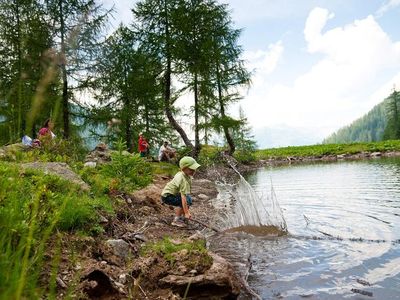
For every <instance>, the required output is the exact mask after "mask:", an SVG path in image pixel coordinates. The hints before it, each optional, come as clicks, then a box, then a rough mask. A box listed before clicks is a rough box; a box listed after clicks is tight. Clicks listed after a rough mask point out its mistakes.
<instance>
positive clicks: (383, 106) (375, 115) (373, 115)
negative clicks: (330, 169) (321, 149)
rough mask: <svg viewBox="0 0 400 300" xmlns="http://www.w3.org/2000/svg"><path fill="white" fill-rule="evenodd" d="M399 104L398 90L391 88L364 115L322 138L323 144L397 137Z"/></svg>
mask: <svg viewBox="0 0 400 300" xmlns="http://www.w3.org/2000/svg"><path fill="white" fill-rule="evenodd" d="M399 105H400V95H399V92H398V91H396V90H393V92H392V93H391V94H390V95H389V96H388V97H387V98H386V99H384V100H383V101H382V102H381V103H379V104H378V105H376V106H375V107H374V108H372V109H371V110H370V111H369V112H368V113H367V114H366V115H364V116H362V117H361V118H359V119H357V120H355V121H354V122H353V123H351V124H350V125H348V126H345V127H343V128H341V129H339V130H338V131H337V132H335V133H333V134H332V135H330V136H329V137H327V138H326V139H324V141H323V144H342V143H353V142H378V141H382V140H397V139H399V138H400V129H399V127H400V120H399V116H398V110H399Z"/></svg>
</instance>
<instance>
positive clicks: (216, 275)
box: [160, 252, 241, 299]
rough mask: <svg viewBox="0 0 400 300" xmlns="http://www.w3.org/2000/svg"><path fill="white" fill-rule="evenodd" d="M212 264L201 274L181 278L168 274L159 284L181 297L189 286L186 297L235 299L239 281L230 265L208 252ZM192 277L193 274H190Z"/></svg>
mask: <svg viewBox="0 0 400 300" xmlns="http://www.w3.org/2000/svg"><path fill="white" fill-rule="evenodd" d="M209 255H210V256H211V257H212V258H213V264H212V265H211V267H210V268H209V269H208V270H207V271H205V272H204V273H203V274H199V275H195V276H182V275H173V274H169V275H167V276H165V277H164V278H161V279H160V284H161V285H163V286H166V287H169V288H171V289H172V290H174V291H176V292H178V293H179V294H181V295H183V294H184V293H185V291H186V289H187V287H188V286H189V291H188V295H187V297H189V298H191V297H193V296H195V298H196V299H236V298H237V297H238V295H239V293H240V289H241V285H240V280H239V279H238V277H237V276H236V275H235V272H234V270H233V268H232V266H231V264H230V263H229V262H228V261H227V260H225V259H224V258H222V257H221V256H218V255H217V254H215V253H212V252H209ZM192 275H193V274H192Z"/></svg>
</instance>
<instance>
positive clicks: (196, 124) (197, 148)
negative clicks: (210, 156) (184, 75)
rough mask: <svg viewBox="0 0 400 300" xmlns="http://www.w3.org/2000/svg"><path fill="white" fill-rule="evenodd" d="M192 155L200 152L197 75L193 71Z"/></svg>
mask: <svg viewBox="0 0 400 300" xmlns="http://www.w3.org/2000/svg"><path fill="white" fill-rule="evenodd" d="M193 90H194V150H195V151H194V157H196V158H197V156H198V155H199V153H200V148H201V145H200V137H199V91H198V75H197V72H196V73H194V88H193Z"/></svg>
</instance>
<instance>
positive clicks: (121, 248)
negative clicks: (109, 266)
mask: <svg viewBox="0 0 400 300" xmlns="http://www.w3.org/2000/svg"><path fill="white" fill-rule="evenodd" d="M106 243H107V244H108V245H110V246H111V248H112V249H113V252H114V254H115V255H117V256H119V257H121V258H124V259H126V258H128V256H129V253H130V246H129V244H128V243H127V242H125V241H124V240H122V239H118V240H108V241H107V242H106Z"/></svg>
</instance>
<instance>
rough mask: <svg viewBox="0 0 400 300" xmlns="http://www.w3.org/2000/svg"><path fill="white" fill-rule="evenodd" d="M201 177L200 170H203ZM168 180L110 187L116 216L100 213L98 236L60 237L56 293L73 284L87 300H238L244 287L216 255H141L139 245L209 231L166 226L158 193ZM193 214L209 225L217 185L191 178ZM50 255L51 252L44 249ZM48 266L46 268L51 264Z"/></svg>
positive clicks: (166, 210)
mask: <svg viewBox="0 0 400 300" xmlns="http://www.w3.org/2000/svg"><path fill="white" fill-rule="evenodd" d="M202 175H203V176H201V174H200V177H204V176H205V175H206V173H203V174H202ZM168 180H170V178H169V177H163V176H157V177H155V179H154V182H153V184H151V185H150V186H148V187H147V188H145V189H142V190H140V191H137V192H135V193H133V194H124V193H120V192H118V191H111V192H110V197H111V198H112V199H113V201H115V202H118V205H117V207H118V209H117V211H116V213H115V215H114V216H112V217H110V216H106V215H105V214H104V215H103V216H101V218H102V227H103V228H104V233H103V234H100V235H99V236H98V237H95V238H92V237H79V236H78V235H76V234H75V235H68V236H64V237H63V238H62V240H61V243H62V253H61V261H60V267H59V270H58V273H57V283H58V288H57V294H58V297H59V298H63V297H65V295H67V294H69V293H70V292H69V290H70V288H71V287H73V286H75V287H78V288H77V289H75V290H77V291H78V293H76V294H73V295H71V296H72V297H73V298H90V299H128V298H129V299H152V300H153V299H183V297H184V295H185V294H186V299H210V298H212V299H236V298H237V297H238V295H239V293H240V290H245V284H244V282H243V281H242V279H240V278H239V277H238V276H237V275H236V274H235V272H234V270H233V268H232V266H231V265H230V264H229V263H228V262H227V261H226V260H225V259H224V258H222V257H219V256H218V255H216V254H214V253H211V252H207V253H200V252H199V251H197V252H196V251H187V250H185V249H184V250H181V251H180V252H178V253H177V254H174V258H173V262H172V263H171V261H168V260H167V259H165V257H163V256H162V255H160V254H157V253H154V252H150V253H147V254H144V253H143V248H144V247H143V246H144V245H145V244H146V243H149V242H157V241H161V240H163V239H164V238H165V237H170V239H171V241H172V243H173V244H175V245H180V244H183V243H192V242H193V241H198V240H203V239H204V234H205V233H207V232H208V233H210V229H207V228H204V226H202V225H200V224H199V223H196V222H189V223H188V226H187V227H186V228H178V227H174V226H171V225H170V224H171V221H172V219H173V215H174V211H173V207H170V206H167V205H162V204H161V202H160V193H161V190H162V188H163V187H164V185H165V184H166V183H167V181H168ZM192 195H193V198H194V201H193V206H192V208H191V212H192V217H193V218H195V219H196V220H199V221H200V222H201V223H204V224H210V220H211V217H212V211H213V209H212V206H211V201H212V200H213V199H215V197H216V195H217V190H216V188H215V185H214V183H213V182H212V181H210V180H208V179H204V178H202V179H195V180H194V182H193V190H192ZM49 256H52V254H51V253H49ZM49 267H50V266H49Z"/></svg>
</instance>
